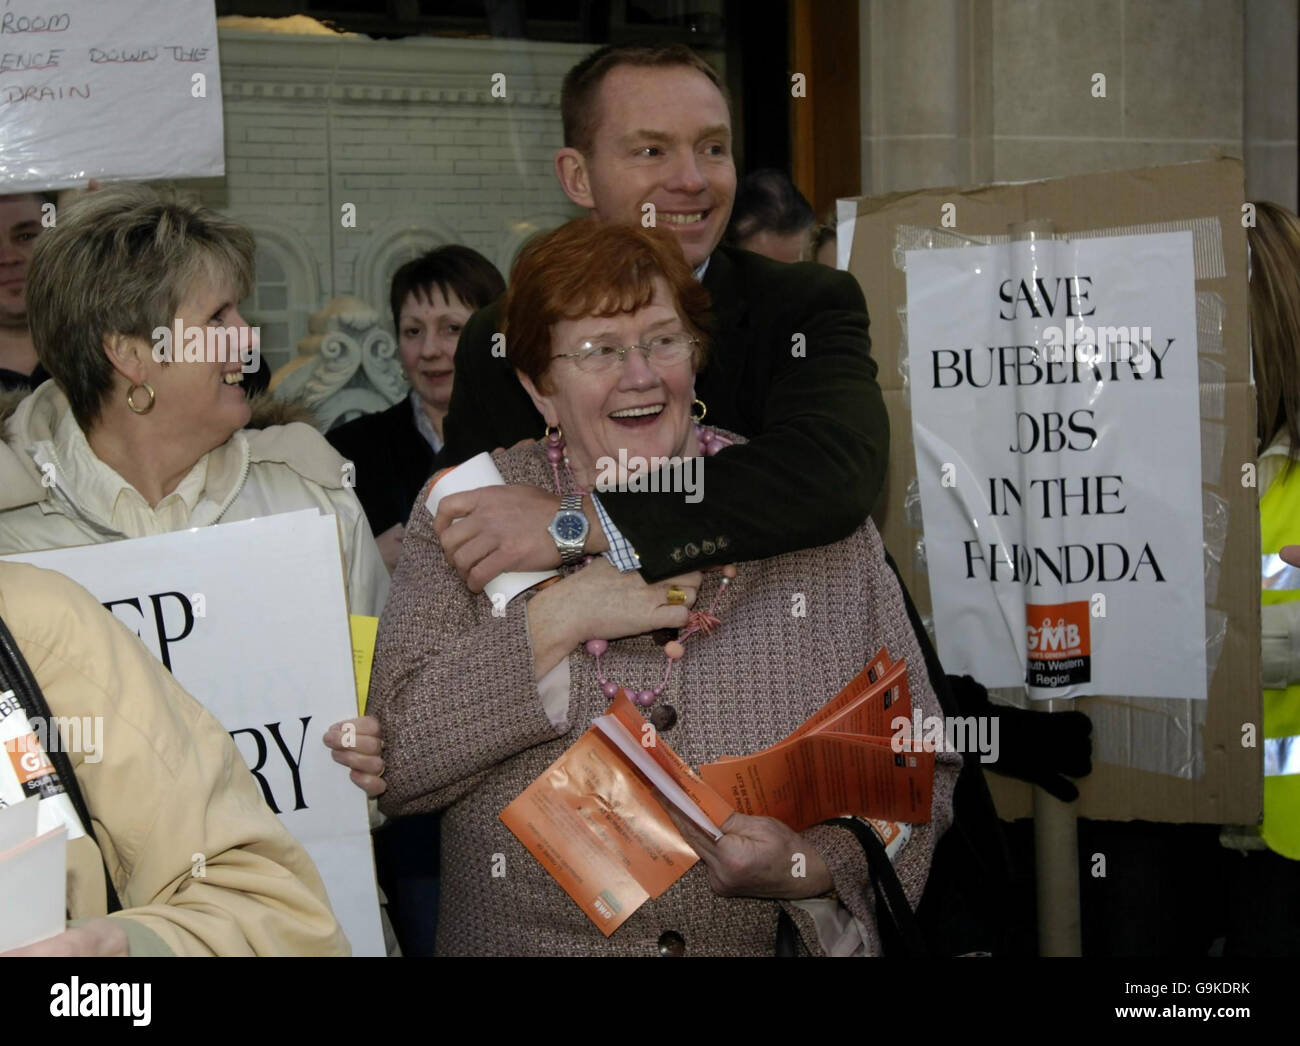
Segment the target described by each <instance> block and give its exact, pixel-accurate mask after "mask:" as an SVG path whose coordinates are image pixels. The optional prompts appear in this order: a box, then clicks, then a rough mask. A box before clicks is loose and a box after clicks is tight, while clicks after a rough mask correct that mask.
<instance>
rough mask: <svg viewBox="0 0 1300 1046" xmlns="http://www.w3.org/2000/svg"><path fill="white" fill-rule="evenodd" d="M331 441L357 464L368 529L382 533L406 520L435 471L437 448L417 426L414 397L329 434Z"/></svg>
mask: <svg viewBox="0 0 1300 1046" xmlns="http://www.w3.org/2000/svg"><path fill="white" fill-rule="evenodd" d="M325 438H326V439H327V440H329V441H330V444H331V445H332V446H333V447H334V449H335V450H337V451H338V452H339V453H340V454H342V455H343V456H344V457H345V458H347V459H348V460H349V461H351V462H352V463H353V464H354V465H356V483H357V487H356V491H357V499H358V500H359V501H360V502H361V507H362V509H364V510H365V513H366V519H367V520H369V522H370V529H371V531H372V532H373V533H375V534H376V535H379V534H382V533H383V532H384V531H385V530H387V529H388V528H389V527H391V526H392V525H393V524H394V523H405V522H406V520H407V517H409V516H410V514H411V504H412V503H413V502H414V501H415V496H416V495H417V494H418V493H420V488H421V487H423V486H424V483H425V480H427V479H428V478H429V477H430V476H432V475H433V457H434V455H433V448H432V447H430V446H429V444H428V443H427V442H425V439H424V437H423V436H421V435H420V430H419V429H417V428H416V427H415V418H414V416H413V415H412V413H411V401H410V399H409V398H408V397H405V396H404V397H402V399H401V401H400V402H398V403H396V404H394V405H393V406H391V407H389V408H388V409H387V410H382V411H379V412H378V413H377V414H365V415H363V416H361V417H359V418H357V419H355V420H353V421H349V422H348V423H347V424H345V425H340V426H339V427H338V428H336V429H331V430H330V431H329V432H327V433H326V434H325Z"/></svg>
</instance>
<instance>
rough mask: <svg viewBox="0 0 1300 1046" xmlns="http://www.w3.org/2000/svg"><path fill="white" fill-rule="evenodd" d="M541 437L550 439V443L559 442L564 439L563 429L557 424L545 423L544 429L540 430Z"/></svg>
mask: <svg viewBox="0 0 1300 1046" xmlns="http://www.w3.org/2000/svg"><path fill="white" fill-rule="evenodd" d="M542 439H544V440H550V441H551V442H552V443H559V442H560V441H561V440H562V439H564V429H562V428H560V426H559V425H547V426H546V429H545V431H543V432H542Z"/></svg>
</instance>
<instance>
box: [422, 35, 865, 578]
mask: <svg viewBox="0 0 1300 1046" xmlns="http://www.w3.org/2000/svg"><path fill="white" fill-rule="evenodd" d="M561 106H562V110H563V116H564V137H565V142H564V147H563V148H562V149H560V150H559V152H558V153H557V154H556V157H555V173H556V176H557V178H558V179H559V182H560V186H561V187H562V188H563V190H564V192H565V194H566V195H567V196H568V197H569V199H571V200H572V201H573V202H574V203H576V204H577V205H579V206H580V207H584V208H586V209H587V210H588V211H589V212H590V214H591V217H592V219H593V220H596V221H609V222H623V223H628V224H631V223H638V222H641V223H645V224H650V222H652V221H653V222H654V223H655V224H657V225H658V226H660V227H661V228H667V229H670V230H671V231H672V233H673V234H674V235H675V236H676V237H677V242H678V243H679V244H680V245H681V248H682V251H683V253H684V254H685V256H686V260H687V261H688V262H689V263H690V265H691V266H692V268H694V270H695V273H696V276H697V278H699V279H700V280H701V281H702V283H703V285H704V287H705V288H706V289H707V290H708V291H709V293H710V295H711V296H712V299H713V318H714V329H713V331H712V332H710V333H711V356H710V361H709V363H708V365H707V367H706V368H705V369H704V370H703V371H702V372H701V373H700V374H699V376H698V378H697V381H696V386H695V391H696V395H697V396H698V398H699V399H700V400H701V401H703V404H704V405H705V407H706V408H707V413H708V421H709V423H710V424H712V425H717V426H719V427H721V428H723V429H729V430H732V431H734V432H738V433H740V434H741V435H744V436H746V437H748V438H749V440H750V442H749V443H748V444H746V445H743V446H736V447H734V448H731V449H729V450H728V451H727V452H726V453H725V454H721V455H719V456H717V457H716V458H712V459H710V460H709V462H708V465H707V468H706V469H705V470H704V471H705V475H704V488H703V490H704V497H703V499H702V500H700V501H698V502H695V503H692V502H690V501H687V500H686V499H684V498H683V496H682V494H681V493H680V492H678V493H673V492H659V493H648V492H635V491H630V490H629V491H612V492H602V493H600V494H599V495H598V497H597V498H594V499H593V498H584V499H583V504H582V512H583V514H584V515H585V516H586V518H587V521H588V527H587V528H586V537H585V543H584V546H583V549H582V551H583V552H586V553H593V554H594V553H601V552H608V553H609V554H610V558H611V560H613V562H614V563H615V565H616V566H618V567H619V568H620V569H624V570H628V569H639V570H640V571H641V572H642V575H643V576H644V577H645V578H646V579H647V580H655V579H659V578H663V577H668V576H671V575H674V574H680V573H681V572H682V570H683V569H688V570H689V569H698V568H700V567H703V566H708V565H713V564H723V563H729V562H733V561H741V560H749V559H760V558H764V557H768V556H775V555H779V554H781V553H785V552H790V551H793V550H796V549H802V548H809V547H813V546H817V545H823V544H828V543H830V542H833V541H837V540H839V539H841V538H844V537H845V536H847V535H848V534H850V533H852V532H853V530H854V529H856V528H857V527H858V526H859V525H860V524H861V523H862V521H863V520H864V519H865V518H866V516H867V514H868V512H869V511H870V509H871V506H872V504H873V503H874V502H875V499H876V496H877V494H878V493H879V491H880V487H881V484H882V482H883V479H884V473H885V467H886V462H887V460H888V450H889V426H888V420H887V418H886V415H885V409H884V405H883V402H882V399H881V395H880V389H879V387H878V386H877V384H876V365H875V363H874V361H873V360H872V359H871V354H870V340H869V338H868V334H867V325H868V320H867V310H866V303H865V302H864V300H863V298H862V292H861V290H860V289H859V288H858V285H857V282H856V281H855V280H854V279H853V278H852V277H851V276H849V275H847V274H845V273H841V272H835V271H832V270H828V269H826V268H824V267H821V266H816V265H812V264H801V265H784V264H780V263H777V262H773V261H770V260H769V259H766V258H762V257H759V256H758V255H755V254H751V253H749V252H747V251H741V250H736V249H734V248H731V247H726V246H719V243H720V241H721V239H722V235H723V232H724V230H725V229H726V227H727V221H728V219H729V217H730V215H731V207H732V203H733V201H734V198H735V194H736V168H735V163H734V161H733V159H732V155H731V147H732V131H731V114H730V109H729V105H728V102H727V97H726V95H725V92H724V88H723V85H722V81H721V80H720V78H719V77H718V74H717V72H716V71H715V70H714V69H713V68H712V67H711V66H709V65H708V64H707V63H706V62H705V61H704V60H703V59H701V58H700V57H699V56H697V55H696V54H695V53H694V52H692V51H690V50H689V49H688V48H686V47H683V46H680V45H672V46H668V47H658V46H647V45H640V44H632V45H618V46H613V47H605V48H602V49H600V50H598V51H596V52H594V53H593V54H591V55H589V56H588V57H587V58H585V59H584V60H583V61H581V62H579V63H578V65H576V66H575V67H574V68H573V69H572V70H570V72H569V74H568V75H567V77H566V78H565V82H564V89H563V94H562V101H561ZM499 323H500V312H499V308H498V307H497V306H493V307H490V308H487V309H483V310H481V311H480V312H478V313H476V314H475V316H474V317H473V319H471V321H470V323H469V325H468V326H467V327H466V330H465V333H464V335H463V336H462V338H461V343H460V348H459V351H458V352H457V355H456V381H455V385H454V387H453V390H452V398H451V408H450V412H449V414H448V417H447V421H446V427H445V429H446V447H445V448H444V450H443V453H442V454H441V455H440V457H439V462H438V463H439V464H440V465H450V464H455V463H458V462H460V461H463V460H465V459H466V458H468V457H471V456H473V455H474V454H476V453H478V452H479V451H483V450H491V449H493V448H494V447H499V446H507V447H508V446H511V445H512V444H514V443H516V442H518V441H519V440H521V439H526V438H534V439H535V438H537V437H538V436H540V435H541V434H542V429H543V424H542V418H541V416H540V415H539V414H538V413H537V411H536V409H535V408H534V406H533V404H532V403H531V402H530V401H529V399H528V396H527V394H526V393H525V392H524V389H523V387H522V386H521V385H520V384H519V382H518V380H517V379H516V378H515V375H514V374H513V372H512V371H511V368H510V366H509V364H508V363H507V361H506V360H505V359H504V358H502V356H501V353H500V352H499V351H498V352H494V351H493V349H494V345H493V342H494V335H495V334H496V333H497V331H498V330H499V329H500V328H499ZM498 344H499V342H498ZM661 491H670V485H665V486H664V487H663V488H661ZM559 511H560V504H559V499H558V498H557V497H556V496H555V495H553V494H549V493H546V492H543V491H541V490H539V489H537V488H534V487H528V486H507V487H493V488H486V489H483V490H478V491H469V492H466V493H464V494H458V495H454V496H451V497H448V498H444V499H443V501H442V503H441V506H440V510H439V519H438V524H437V525H438V529H439V533H440V535H441V538H442V541H443V547H444V550H445V551H446V552H447V554H448V555H449V556H450V557H451V559H452V561H453V563H455V565H456V567H457V569H458V570H459V571H460V573H461V575H462V576H463V577H464V578H465V579H466V581H467V582H468V583H469V585H470V587H471V588H473V589H475V590H478V589H481V588H482V586H483V584H484V583H485V582H486V581H488V580H489V579H491V578H492V577H494V576H495V575H497V574H499V573H501V572H502V571H506V570H536V569H541V568H544V567H551V566H556V565H558V564H559V563H560V562H561V554H562V553H561V549H560V548H559V547H558V544H557V539H554V538H553V537H552V534H551V533H550V532H549V531H548V527H549V526H550V524H551V523H552V521H553V520H554V519H555V518H556V516H557V513H558V512H559ZM459 517H463V518H459ZM453 519H455V520H456V522H455V523H452V520H453ZM611 550H612V551H611Z"/></svg>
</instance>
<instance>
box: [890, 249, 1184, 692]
mask: <svg viewBox="0 0 1300 1046" xmlns="http://www.w3.org/2000/svg"><path fill="white" fill-rule="evenodd" d="M906 264H907V339H908V361H909V363H908V367H909V384H910V387H911V406H912V425H913V437H914V440H915V447H916V465H917V475H918V479H919V483H920V491H921V506H922V515H923V517H924V526H925V555H926V562H927V567H928V570H929V578H930V590H931V598H932V603H933V606H934V625H935V634H936V638H937V640H938V646H939V654H940V657H941V658H942V659H943V662H944V665H945V667H946V668H947V669H948V671H950V672H956V673H969V674H971V675H973V676H974V677H975V678H976V679H978V680H979V681H980V682H981V683H983V684H984V685H986V686H989V687H1015V686H1020V685H1028V686H1029V694H1030V696H1031V697H1035V698H1057V697H1078V696H1083V695H1087V694H1114V695H1123V696H1133V697H1179V698H1198V699H1204V698H1205V696H1206V679H1205V609H1204V605H1205V584H1204V574H1203V552H1202V532H1201V531H1202V524H1201V435H1200V402H1199V384H1198V381H1199V379H1198V369H1197V357H1196V352H1197V342H1196V299H1195V293H1196V292H1195V282H1194V267H1193V258H1192V234H1191V233H1190V232H1181V233H1163V234H1159V235H1149V236H1123V237H1110V238H1099V239H1086V240H1077V241H1073V242H1060V241H1046V242H1044V241H1041V240H1040V241H1038V242H1036V243H1012V244H1003V245H995V246H989V247H967V248H953V249H941V250H922V251H909V252H908V253H907V259H906Z"/></svg>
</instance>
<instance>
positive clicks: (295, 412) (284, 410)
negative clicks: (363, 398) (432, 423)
mask: <svg viewBox="0 0 1300 1046" xmlns="http://www.w3.org/2000/svg"><path fill="white" fill-rule="evenodd" d="M32 392H33V390H32V389H4V390H0V429H2V428H3V427H4V425H5V423H6V422H7V421H8V420H9V419H10V418H11V417H13V414H14V411H16V410H17V409H18V404H20V403H21V402H22V401H23V400H25V399H26V398H27V397H28V396H30V395H31V394H32ZM248 409H249V410H251V411H252V417H250V418H249V419H248V425H247V426H246V427H247V428H250V429H269V428H270V427H271V426H272V425H292V424H293V423H294V422H301V423H302V424H304V425H310V426H311V427H312V428H314V429H317V430H319V429H320V419H319V418H317V417H316V412H315V411H314V410H312V409H311V407H309V406H308V405H307V404H306V403H304V402H303V401H302V400H282V399H280V398H278V397H277V396H274V395H272V394H271V393H270V392H259V393H257V395H255V396H254V397H253V398H252V399H250V400H249V401H248Z"/></svg>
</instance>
